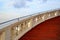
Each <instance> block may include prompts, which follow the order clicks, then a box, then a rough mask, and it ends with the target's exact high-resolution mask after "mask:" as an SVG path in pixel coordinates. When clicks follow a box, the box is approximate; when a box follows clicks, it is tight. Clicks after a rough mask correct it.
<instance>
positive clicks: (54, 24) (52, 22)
mask: <svg viewBox="0 0 60 40" xmlns="http://www.w3.org/2000/svg"><path fill="white" fill-rule="evenodd" d="M19 40H60V16H59V17H55V18H52V19H49V20H47V21H45V22H43V23H41V24H39V25H37V26H36V27H35V28H33V29H32V30H30V31H29V32H27V33H26V34H25V35H24V36H23V37H21V39H19Z"/></svg>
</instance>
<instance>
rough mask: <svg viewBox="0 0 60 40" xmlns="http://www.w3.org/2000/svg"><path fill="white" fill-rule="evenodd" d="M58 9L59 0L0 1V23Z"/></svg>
mask: <svg viewBox="0 0 60 40" xmlns="http://www.w3.org/2000/svg"><path fill="white" fill-rule="evenodd" d="M57 8H60V0H0V22H4V21H7V20H11V19H14V18H17V17H22V16H26V15H30V14H34V13H38V12H43V11H47V10H51V9H57Z"/></svg>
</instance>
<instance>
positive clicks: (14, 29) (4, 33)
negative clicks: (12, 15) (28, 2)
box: [0, 10, 60, 40]
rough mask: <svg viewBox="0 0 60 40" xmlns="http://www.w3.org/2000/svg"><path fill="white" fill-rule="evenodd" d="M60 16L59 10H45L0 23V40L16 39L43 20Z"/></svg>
mask: <svg viewBox="0 0 60 40" xmlns="http://www.w3.org/2000/svg"><path fill="white" fill-rule="evenodd" d="M57 16H60V10H53V11H47V12H43V13H37V14H32V15H28V16H24V17H21V18H16V19H13V20H10V21H7V22H3V23H0V40H18V39H19V38H21V37H22V36H23V35H24V34H25V33H27V32H28V31H29V30H31V29H32V28H34V27H35V26H36V25H38V24H40V23H42V22H44V21H45V20H48V19H51V18H54V17H57Z"/></svg>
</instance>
